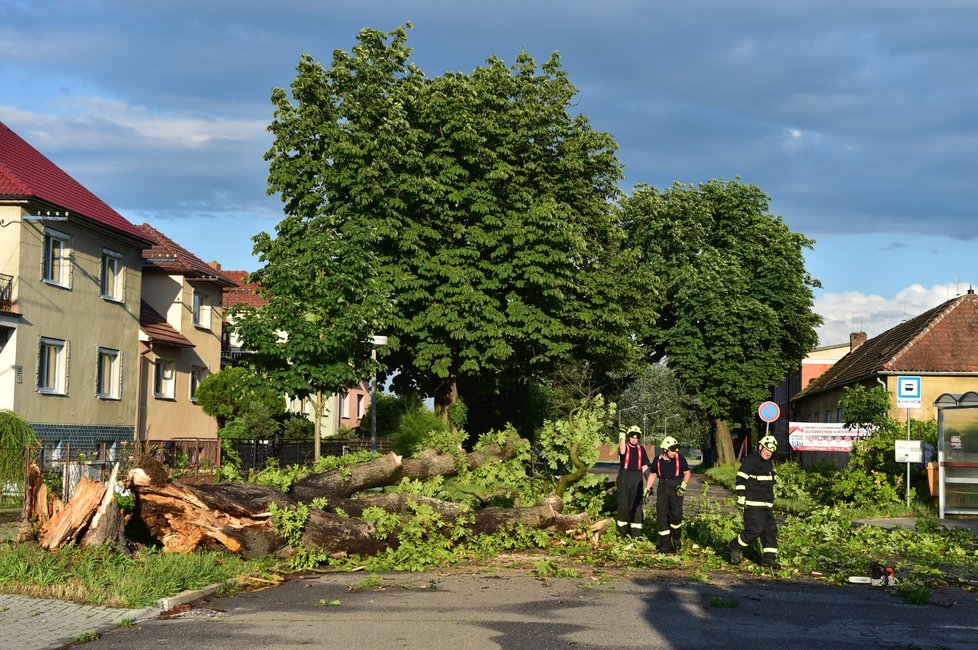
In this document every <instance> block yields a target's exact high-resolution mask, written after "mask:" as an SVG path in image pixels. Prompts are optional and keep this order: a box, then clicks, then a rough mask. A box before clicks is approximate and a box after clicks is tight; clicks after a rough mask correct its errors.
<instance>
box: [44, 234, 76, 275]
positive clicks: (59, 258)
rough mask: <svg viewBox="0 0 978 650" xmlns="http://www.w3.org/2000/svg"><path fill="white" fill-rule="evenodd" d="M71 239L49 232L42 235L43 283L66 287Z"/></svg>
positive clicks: (69, 264) (69, 265) (69, 268)
mask: <svg viewBox="0 0 978 650" xmlns="http://www.w3.org/2000/svg"><path fill="white" fill-rule="evenodd" d="M70 242H71V238H70V237H69V236H68V235H65V234H63V233H59V232H55V231H53V230H49V231H47V232H45V233H44V268H43V270H42V278H43V280H44V281H45V282H50V283H51V284H56V285H58V286H61V287H67V286H68V282H69V271H70V270H71V256H70V246H69V244H70Z"/></svg>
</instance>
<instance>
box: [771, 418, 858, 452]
mask: <svg viewBox="0 0 978 650" xmlns="http://www.w3.org/2000/svg"><path fill="white" fill-rule="evenodd" d="M872 434H873V429H871V428H870V429H865V428H854V429H847V428H846V425H845V423H843V422H789V423H788V444H790V445H791V448H792V449H794V450H795V451H844V452H849V451H852V443H853V442H854V441H856V440H862V439H863V438H868V437H869V436H871V435H872Z"/></svg>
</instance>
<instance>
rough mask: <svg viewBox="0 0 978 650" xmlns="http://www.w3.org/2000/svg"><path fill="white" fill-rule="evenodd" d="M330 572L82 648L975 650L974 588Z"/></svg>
mask: <svg viewBox="0 0 978 650" xmlns="http://www.w3.org/2000/svg"><path fill="white" fill-rule="evenodd" d="M367 577H368V576H365V575H364V574H349V573H346V574H325V575H317V576H312V577H306V578H297V579H293V580H290V581H289V582H286V583H285V584H283V585H281V586H279V587H274V588H270V589H265V590H262V591H258V592H253V593H249V594H243V595H240V596H235V597H230V598H218V599H215V600H212V601H209V602H201V603H198V605H197V606H196V607H195V608H194V609H191V610H189V611H187V612H185V613H183V614H181V615H179V616H178V617H175V618H170V619H154V620H149V621H145V622H143V623H140V624H138V625H137V626H135V627H133V628H129V629H117V630H113V631H111V632H109V633H107V634H106V635H105V636H103V637H102V638H101V639H99V640H97V641H94V642H91V643H87V644H85V646H84V647H85V649H86V650H89V649H91V650H96V649H98V650H104V649H108V648H120V649H121V648H125V649H127V650H129V649H131V650H140V649H145V650H159V649H160V648H166V649H167V650H181V649H184V648H186V649H188V650H191V649H192V650H200V649H201V648H208V649H213V650H223V649H227V650H244V649H250V648H269V649H276V648H295V647H300V646H308V647H315V648H345V649H354V648H384V649H389V648H424V649H425V650H441V649H445V650H448V649H451V650H458V649H459V648H465V649H466V650H468V649H470V648H471V649H483V648H507V649H508V648H533V649H534V650H548V649H551V648H653V649H654V648H754V649H765V648H772V649H773V648H777V649H778V650H784V649H786V648H790V649H792V650H793V649H795V648H819V649H820V650H825V649H826V648H833V649H835V648H861V649H865V648H962V649H963V648H971V649H973V648H975V647H978V601H976V596H975V594H973V593H967V592H962V591H956V590H955V591H947V592H940V593H938V594H936V595H935V600H936V602H938V603H939V604H938V605H928V606H918V605H907V604H905V603H903V601H902V600H900V599H899V598H897V597H896V596H894V595H892V594H891V593H889V592H885V591H883V590H881V589H879V588H874V587H870V586H863V585H850V586H846V587H831V586H827V585H823V584H818V583H786V582H776V581H773V580H759V581H754V582H743V581H740V580H736V579H733V578H731V577H730V576H728V575H726V574H723V575H719V576H716V577H711V579H710V580H709V581H708V582H706V583H695V582H693V583H689V582H686V583H677V582H674V581H670V580H669V579H668V576H665V577H655V578H646V579H627V578H626V579H621V580H617V581H613V582H601V581H599V580H594V579H592V578H573V579H569V578H562V579H539V578H534V577H530V576H525V575H516V574H511V575H499V574H495V575H444V574H439V573H422V574H397V575H389V576H383V586H382V588H379V589H378V588H362V589H361V588H360V587H361V586H362V585H363V584H364V583H363V581H364V580H365V578H367Z"/></svg>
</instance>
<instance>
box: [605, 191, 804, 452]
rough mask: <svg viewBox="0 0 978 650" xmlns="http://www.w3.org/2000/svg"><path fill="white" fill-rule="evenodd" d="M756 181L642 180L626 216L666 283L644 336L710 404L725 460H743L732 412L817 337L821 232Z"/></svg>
mask: <svg viewBox="0 0 978 650" xmlns="http://www.w3.org/2000/svg"><path fill="white" fill-rule="evenodd" d="M768 202H769V199H768V197H767V196H766V195H765V194H764V193H763V192H762V191H761V190H760V189H758V188H757V187H756V186H754V185H748V184H744V183H741V182H739V181H723V180H711V181H708V182H705V183H701V184H699V185H687V184H680V183H677V184H675V185H673V186H672V187H670V188H669V189H666V190H663V191H659V190H656V189H655V188H652V187H648V186H640V187H638V188H637V189H636V191H635V192H634V193H633V195H631V196H629V197H628V198H627V199H626V200H624V201H623V203H622V218H623V221H624V224H625V227H626V228H627V229H628V232H629V236H630V237H631V240H632V242H633V243H634V244H635V245H637V246H638V247H639V248H640V249H641V250H642V255H643V262H644V264H645V266H646V267H647V268H648V269H650V270H651V271H652V272H653V273H654V274H655V275H656V276H657V277H658V278H659V279H660V281H661V282H662V283H663V289H662V291H663V293H662V308H661V313H660V315H659V318H658V319H656V320H650V321H648V323H647V326H646V327H645V329H644V331H643V332H642V335H641V336H642V340H643V341H644V342H645V344H646V345H647V347H648V350H649V351H650V355H651V358H652V359H651V360H659V359H666V360H667V362H668V364H669V367H670V368H672V369H673V370H674V371H675V372H676V375H677V376H678V377H679V379H680V380H681V381H682V384H683V385H684V386H685V387H686V389H687V390H688V391H690V392H691V393H693V394H695V395H697V396H698V398H699V400H700V401H701V402H702V403H703V404H704V407H705V410H706V412H707V415H708V417H709V419H710V423H711V426H712V428H713V431H714V436H715V438H714V440H715V443H716V448H717V451H718V454H719V458H718V461H719V462H720V463H727V462H733V460H734V457H733V447H732V444H731V441H730V436H729V429H728V422H729V421H730V420H739V421H741V422H745V423H746V422H752V421H753V413H754V410H755V409H756V408H757V406H758V405H759V404H760V403H761V402H763V401H764V400H765V399H767V397H768V396H769V395H770V388H771V386H773V385H775V384H777V383H778V382H779V381H780V380H781V379H782V378H783V377H784V375H785V374H786V373H787V372H788V371H789V370H791V369H793V368H796V367H798V365H799V364H800V362H801V360H802V359H803V358H804V356H805V355H806V354H807V353H808V352H809V351H810V350H811V349H812V348H813V347H814V346H815V343H816V341H817V335H816V333H815V328H816V327H817V326H818V325H819V324H820V323H821V318H820V317H819V316H818V315H817V314H816V313H815V312H814V311H813V303H814V294H813V289H814V288H816V287H818V286H819V284H818V281H817V280H815V279H814V278H812V277H811V276H810V275H809V273H808V272H807V271H806V269H805V261H804V257H803V255H802V252H803V250H804V249H805V248H810V247H811V246H812V244H813V242H812V240H810V239H808V238H806V237H804V236H803V235H800V234H798V233H794V232H792V231H791V230H790V229H789V228H788V227H787V226H786V225H785V224H784V222H783V221H782V219H781V217H778V216H776V215H772V214H771V213H770V212H769V210H768Z"/></svg>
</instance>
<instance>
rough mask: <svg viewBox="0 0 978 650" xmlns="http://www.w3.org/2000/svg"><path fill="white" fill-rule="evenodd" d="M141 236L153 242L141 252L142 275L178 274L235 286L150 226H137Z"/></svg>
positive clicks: (223, 274) (211, 267)
mask: <svg viewBox="0 0 978 650" xmlns="http://www.w3.org/2000/svg"><path fill="white" fill-rule="evenodd" d="M139 230H140V231H141V232H142V234H143V236H144V237H146V238H148V239H150V240H151V241H153V242H155V244H154V245H153V246H151V247H150V248H148V249H146V250H144V251H143V273H178V274H180V275H186V276H188V277H191V278H202V279H205V280H212V281H213V282H216V283H218V284H219V285H221V286H224V287H234V286H237V282H235V281H234V280H232V279H231V278H229V277H228V276H227V274H225V273H224V272H223V271H221V270H220V269H218V268H215V267H213V266H211V265H210V264H208V263H207V262H205V261H203V260H202V259H200V258H199V257H197V256H196V255H194V254H193V253H191V252H190V251H188V250H187V249H186V248H184V247H183V246H180V245H179V244H177V243H176V242H175V241H173V240H172V239H170V238H169V237H167V236H166V235H164V234H163V233H161V232H160V231H159V230H157V229H156V228H154V227H152V226H151V225H149V224H147V223H144V224H142V225H140V226H139Z"/></svg>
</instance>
